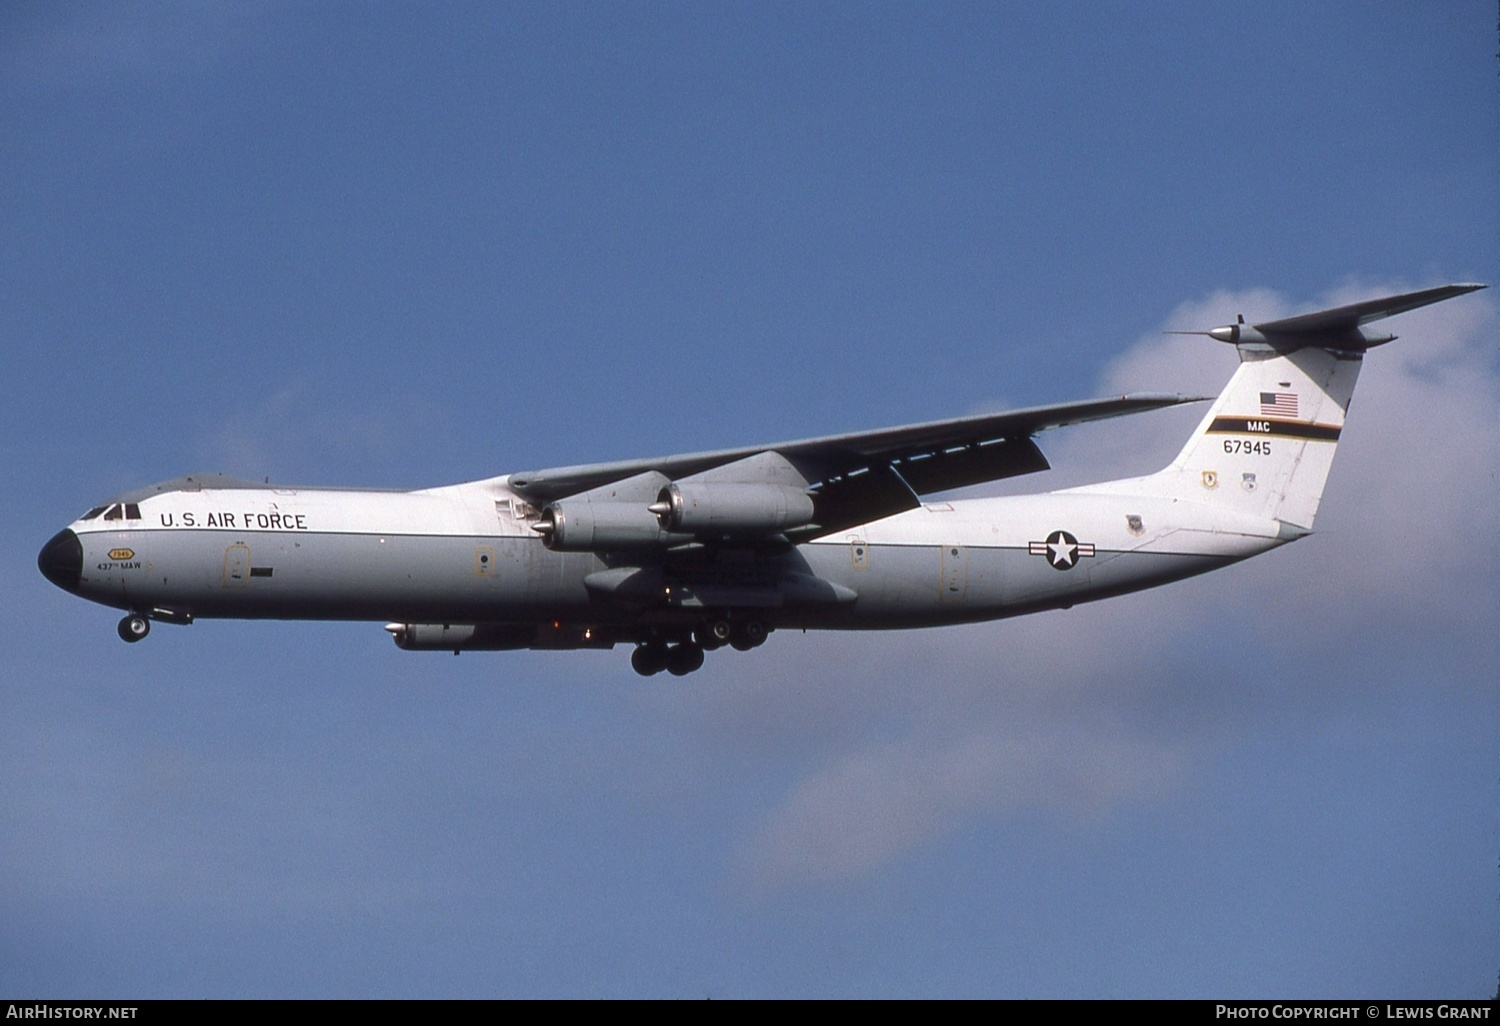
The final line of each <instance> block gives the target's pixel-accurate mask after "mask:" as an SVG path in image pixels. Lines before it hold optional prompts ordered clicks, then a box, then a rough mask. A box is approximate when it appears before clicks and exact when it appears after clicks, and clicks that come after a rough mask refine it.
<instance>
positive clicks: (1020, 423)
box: [509, 393, 1208, 533]
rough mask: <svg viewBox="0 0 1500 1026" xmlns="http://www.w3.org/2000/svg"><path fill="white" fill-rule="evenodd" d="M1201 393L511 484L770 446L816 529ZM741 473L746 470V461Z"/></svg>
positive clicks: (1023, 461) (882, 512) (569, 486)
mask: <svg viewBox="0 0 1500 1026" xmlns="http://www.w3.org/2000/svg"><path fill="white" fill-rule="evenodd" d="M1204 398H1208V397H1203V396H1183V395H1169V394H1162V393H1138V394H1133V395H1123V396H1119V397H1116V398H1111V399H1093V400H1087V401H1083V402H1071V403H1056V404H1053V405H1049V406H1035V407H1031V408H1028V409H1023V410H1011V411H1007V412H1005V413H986V414H978V415H975V416H970V417H955V418H951V419H948V420H936V421H928V422H925V423H920V424H907V425H903V426H900V427H890V428H878V429H876V430H873V431H857V432H852V433H849V434H842V435H826V436H823V437H821V438H805V439H799V440H796V441H790V442H776V443H772V444H770V445H751V446H744V447H741V448H736V449H720V450H715V451H711V452H697V453H685V454H682V455H677V456H662V457H654V458H648V459H638V460H621V461H617V462H612V463H590V464H582V465H579V466H572V467H556V468H552V469H548V470H537V471H528V472H522V473H517V474H511V475H510V477H509V484H510V486H511V487H512V488H513V489H515V490H516V491H517V492H519V493H521V494H522V495H524V496H526V497H527V498H528V499H530V500H532V501H533V502H536V503H538V504H543V503H548V502H553V501H555V500H558V499H563V498H567V497H569V496H573V495H577V494H579V493H582V492H587V491H590V490H592V489H596V488H602V487H604V486H607V485H610V484H613V483H615V482H618V481H623V480H625V479H626V478H631V477H635V476H636V475H640V474H645V473H649V472H653V471H654V472H656V473H659V474H662V475H665V476H666V477H667V478H671V479H673V480H678V479H683V478H691V477H693V476H694V475H700V474H705V473H708V472H713V476H714V478H715V479H716V480H721V481H722V480H733V479H734V472H733V468H731V467H730V466H729V465H731V464H735V463H739V462H740V461H749V460H751V459H752V458H753V457H757V456H760V455H761V454H763V453H775V454H777V455H779V456H780V457H781V458H782V459H783V460H784V461H785V463H786V464H789V465H790V467H791V468H794V469H795V473H796V475H797V476H798V477H800V478H801V481H800V482H798V483H800V484H801V485H802V486H804V487H806V488H807V489H808V491H809V494H811V495H812V497H813V500H814V503H815V505H816V507H817V519H816V524H815V525H809V527H810V528H811V530H812V531H815V532H818V533H821V532H827V531H835V530H839V529H841V528H843V527H847V526H851V525H853V524H859V523H865V522H868V521H870V520H875V519H879V518H880V517H884V516H890V515H891V514H893V513H899V512H901V511H902V510H906V509H911V508H914V507H915V506H917V505H919V504H920V503H919V500H918V498H917V496H919V495H925V494H928V493H931V492H938V491H944V490H947V489H950V488H961V487H964V486H966V485H971V484H979V483H981V482H984V481H995V480H999V479H1001V478H1006V477H1015V476H1018V475H1021V474H1030V473H1034V472H1036V471H1039V470H1046V469H1047V468H1048V463H1047V459H1046V457H1045V456H1043V455H1042V452H1041V450H1040V449H1038V448H1037V445H1036V443H1035V442H1034V441H1033V440H1032V437H1031V436H1032V435H1034V434H1036V433H1037V432H1040V431H1046V430H1049V429H1051V428H1057V427H1065V426H1067V425H1070V424H1082V423H1086V422H1089V421H1095V420H1105V419H1108V418H1110V417H1121V416H1125V415H1126V414H1131V413H1143V412H1145V411H1147V410H1158V409H1163V408H1165V407H1169V406H1177V405H1179V404H1182V403H1189V402H1200V401H1202V400H1203V399H1204ZM762 465H763V464H762ZM747 472H750V473H753V471H751V470H750V464H748V463H747ZM799 533H810V532H799Z"/></svg>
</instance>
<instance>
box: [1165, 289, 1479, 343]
mask: <svg viewBox="0 0 1500 1026" xmlns="http://www.w3.org/2000/svg"><path fill="white" fill-rule="evenodd" d="M1487 287H1488V286H1485V285H1476V284H1458V285H1440V286H1438V287H1437V288H1432V289H1422V290H1421V291H1420V292H1404V293H1402V294H1401V295H1399V296H1386V297H1384V298H1382V299H1367V300H1365V301H1364V302H1361V303H1350V304H1349V305H1348V306H1337V307H1334V308H1332V309H1330V310H1319V311H1317V312H1315V313H1307V314H1298V315H1297V316H1296V317H1284V318H1282V319H1281V320H1277V321H1263V322H1261V323H1259V324H1246V323H1245V319H1244V318H1243V317H1241V318H1240V320H1239V323H1237V324H1230V325H1226V326H1225V327H1222V328H1214V329H1212V330H1210V331H1201V332H1199V331H1193V332H1172V333H1171V334H1178V335H1181V334H1186V335H1207V336H1209V337H1210V338H1216V339H1218V340H1219V341H1220V342H1230V343H1233V344H1234V345H1239V346H1261V347H1267V348H1270V349H1273V350H1277V351H1279V352H1290V351H1293V350H1297V349H1303V348H1306V347H1308V346H1317V347H1319V348H1322V349H1337V350H1343V351H1348V352H1363V351H1364V350H1366V349H1369V348H1371V347H1373V346H1378V345H1383V344H1385V343H1386V342H1390V341H1392V340H1394V339H1395V337H1396V336H1394V335H1382V334H1374V333H1370V332H1364V331H1361V330H1360V326H1361V325H1364V324H1368V323H1370V322H1371V321H1378V320H1380V319H1382V318H1384V317H1393V316H1395V315H1396V314H1399V313H1406V312H1407V311H1408V310H1415V309H1417V308H1418V307H1422V306H1427V305H1429V304H1432V303H1441V302H1442V301H1443V300H1445V299H1452V298H1453V297H1454V296H1462V295H1464V294H1465V293H1468V292H1474V291H1476V290H1478V289H1482V288H1487Z"/></svg>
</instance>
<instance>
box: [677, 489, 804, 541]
mask: <svg viewBox="0 0 1500 1026" xmlns="http://www.w3.org/2000/svg"><path fill="white" fill-rule="evenodd" d="M651 512H653V513H655V514H656V515H657V517H659V518H660V524H661V527H662V528H663V529H665V530H668V531H682V532H685V533H688V534H694V535H757V534H776V533H778V532H780V531H787V530H790V529H792V528H794V527H801V526H803V525H804V524H810V523H812V519H813V501H812V498H811V497H810V496H809V495H808V494H807V492H805V491H803V490H802V489H800V488H794V487H792V486H790V485H777V484H731V483H724V482H717V481H674V482H672V483H671V484H669V485H667V487H665V488H663V489H662V490H661V492H660V494H658V495H657V497H656V502H655V503H654V504H653V505H652V506H651Z"/></svg>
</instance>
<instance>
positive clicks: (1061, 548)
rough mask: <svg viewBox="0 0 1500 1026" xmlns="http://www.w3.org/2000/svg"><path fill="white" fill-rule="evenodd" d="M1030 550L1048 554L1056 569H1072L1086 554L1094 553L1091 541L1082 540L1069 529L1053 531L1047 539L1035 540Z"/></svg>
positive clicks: (1040, 554) (1039, 554)
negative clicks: (1068, 530) (1069, 531)
mask: <svg viewBox="0 0 1500 1026" xmlns="http://www.w3.org/2000/svg"><path fill="white" fill-rule="evenodd" d="M1030 551H1031V554H1032V555H1033V556H1046V557H1047V562H1049V563H1051V564H1052V568H1053V569H1054V570H1071V569H1073V568H1074V567H1075V566H1077V565H1078V561H1079V560H1080V559H1082V558H1083V557H1084V556H1092V555H1093V554H1094V546H1093V544H1092V543H1090V542H1081V541H1079V540H1078V539H1077V538H1075V537H1073V536H1072V535H1071V534H1069V533H1068V532H1067V531H1053V532H1052V533H1051V534H1049V535H1047V540H1046V541H1034V542H1032V543H1031V546H1030Z"/></svg>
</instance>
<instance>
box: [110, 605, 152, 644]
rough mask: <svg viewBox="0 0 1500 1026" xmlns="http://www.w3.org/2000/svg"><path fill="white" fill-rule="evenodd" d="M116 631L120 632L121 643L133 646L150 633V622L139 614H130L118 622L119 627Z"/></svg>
mask: <svg viewBox="0 0 1500 1026" xmlns="http://www.w3.org/2000/svg"><path fill="white" fill-rule="evenodd" d="M116 629H117V630H118V631H119V632H120V640H121V641H129V642H131V643H132V644H133V643H135V642H137V641H140V640H141V639H142V638H144V637H145V636H146V635H148V634H150V633H151V621H150V620H148V619H146V618H145V617H144V616H142V615H141V614H140V613H131V614H130V615H129V616H127V617H125V619H123V620H121V621H120V626H119V627H118V628H116Z"/></svg>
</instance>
